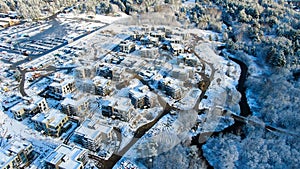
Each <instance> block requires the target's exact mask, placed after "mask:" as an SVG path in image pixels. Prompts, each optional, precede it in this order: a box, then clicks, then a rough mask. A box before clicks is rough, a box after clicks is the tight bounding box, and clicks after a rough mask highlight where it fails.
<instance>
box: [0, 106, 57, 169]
mask: <svg viewBox="0 0 300 169" xmlns="http://www.w3.org/2000/svg"><path fill="white" fill-rule="evenodd" d="M0 117H1V118H0V126H1V130H2V131H0V132H1V136H3V137H4V138H5V137H7V136H11V140H14V139H16V140H18V139H25V140H28V141H29V142H31V143H32V145H33V147H34V151H36V152H37V153H39V154H40V156H39V157H38V158H37V159H36V160H34V162H33V163H32V164H31V166H36V167H37V168H40V167H41V163H42V160H43V158H44V157H46V156H47V155H48V153H49V152H50V151H51V150H54V149H55V148H56V147H57V146H58V145H59V144H61V143H62V141H61V140H59V139H54V138H52V137H46V136H43V135H41V133H39V132H38V131H36V130H34V129H33V126H31V127H28V126H27V125H25V124H24V123H26V121H24V122H19V121H17V120H15V119H13V117H12V114H9V115H8V114H5V113H4V112H3V111H1V110H0ZM3 134H4V135H3Z"/></svg>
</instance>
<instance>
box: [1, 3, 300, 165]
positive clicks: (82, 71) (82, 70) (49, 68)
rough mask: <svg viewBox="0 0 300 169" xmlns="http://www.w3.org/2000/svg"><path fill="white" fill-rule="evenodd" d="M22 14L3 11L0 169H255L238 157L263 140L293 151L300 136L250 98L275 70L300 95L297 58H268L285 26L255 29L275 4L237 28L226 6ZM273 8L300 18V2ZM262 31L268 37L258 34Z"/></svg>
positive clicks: (73, 6)
mask: <svg viewBox="0 0 300 169" xmlns="http://www.w3.org/2000/svg"><path fill="white" fill-rule="evenodd" d="M14 3H15V2H8V1H5V2H0V39H1V41H0V82H1V83H0V168H1V169H8V168H28V169H37V168H42V169H94V168H95V169H96V168H115V169H123V168H132V169H134V168H135V169H137V168H142V169H146V168H211V167H213V168H240V167H241V168H243V167H245V168H249V166H248V163H246V164H243V160H244V159H243V158H246V157H247V158H250V155H249V156H247V155H245V153H244V152H241V151H246V152H247V151H248V150H249V149H251V146H250V145H247V144H246V142H247V141H248V142H249V140H248V139H250V142H251V139H252V140H253V138H252V137H254V135H255V134H257V135H259V134H261V133H267V134H261V135H262V138H261V139H264V140H268V141H269V142H270V140H271V139H273V138H277V137H278V138H280V139H283V138H281V134H283V135H288V136H289V137H292V138H289V137H288V138H286V139H288V141H287V142H285V141H283V142H282V144H283V143H286V144H288V143H289V145H284V146H292V147H294V148H295V147H296V146H295V145H294V142H295V144H296V142H297V141H295V140H293V139H294V137H295V136H298V135H299V134H298V133H297V131H296V130H289V129H288V127H286V124H285V123H284V122H282V121H280V125H278V124H279V122H278V123H277V122H276V121H272V120H270V118H271V117H269V114H267V115H266V114H263V113H260V112H262V111H265V109H264V108H263V106H262V105H266V107H268V106H270V105H269V102H265V101H261V100H260V99H263V98H264V97H263V96H265V95H266V94H265V93H263V92H264V91H259V90H258V89H257V88H255V87H254V86H256V85H258V84H260V85H262V86H263V87H264V90H267V89H269V88H272V85H271V83H274V81H272V80H270V78H274V79H276V78H277V79H279V80H280V79H281V78H280V77H277V76H279V74H280V73H283V72H284V71H282V72H280V71H279V68H277V69H276V68H274V70H273V68H268V66H269V65H264V64H265V63H266V64H267V63H268V64H270V65H273V66H282V67H285V68H289V69H290V70H291V71H292V70H293V71H294V72H293V73H292V75H291V74H289V75H288V77H292V76H293V79H292V80H294V81H295V82H293V83H295V85H294V87H290V88H291V89H293V90H295V91H296V90H297V87H296V81H297V78H298V77H297V75H298V74H297V70H298V69H297V68H298V67H297V65H294V64H297V63H298V62H297V59H296V60H293V59H288V58H287V59H286V60H284V58H285V57H283V54H285V55H288V56H290V57H292V56H293V55H292V54H298V53H296V52H291V53H288V52H289V51H287V50H285V48H284V47H282V46H284V45H289V43H288V42H286V43H281V42H278V45H279V46H280V45H281V47H282V49H279V48H277V47H278V46H276V47H270V48H267V47H268V45H270V44H272V43H273V41H272V40H270V39H272V38H273V35H272V33H274V32H276V33H278V32H280V31H283V30H281V27H280V26H278V27H276V30H273V29H275V28H274V27H275V26H274V25H275V24H277V23H278V22H279V21H278V20H276V19H274V18H268V19H269V20H268V21H265V20H263V21H262V20H259V18H258V19H257V20H255V19H254V21H250V20H249V21H248V20H247V19H249V18H250V19H251V18H255V15H254V14H253V13H255V12H261V11H263V8H266V6H267V4H264V5H260V6H259V7H258V8H257V10H259V11H256V10H255V11H254V9H253V11H251V10H250V9H249V11H248V9H246V8H245V9H244V7H243V9H241V11H240V12H239V13H238V16H237V17H236V18H235V17H233V15H232V14H231V13H230V12H228V10H229V9H227V8H231V6H234V5H236V4H235V2H227V1H226V2H219V1H213V2H206V1H185V0H184V1H180V2H179V1H178V2H177V1H168V2H167V1H165V2H160V1H159V2H158V1H157V2H156V1H155V2H154V1H153V2H152V1H151V2H150V1H149V2H148V1H147V2H137V1H134V2H132V4H130V3H129V2H127V1H126V3H125V2H123V1H122V2H121V1H113V2H110V1H101V2H100V1H99V2H98V1H97V2H96V1H95V3H94V0H93V1H92V0H91V1H87V0H78V1H77V0H76V1H75V0H74V1H73V0H70V1H65V2H62V1H60V0H56V1H55V0H54V1H52V0H51V1H50V0H49V1H45V0H44V1H41V2H31V1H30V2H28V3H29V4H31V3H32V6H34V5H41V6H42V7H40V9H39V10H38V11H36V13H35V12H34V11H32V9H29V8H28V9H27V12H26V10H25V6H26V3H25V4H24V3H23V2H21V1H20V2H18V3H16V4H14ZM128 3H129V4H128ZM148 3H149V4H148ZM226 3H229V4H230V5H227V4H226ZM251 3H252V2H251ZM259 3H264V2H259ZM272 3H276V4H279V6H280V5H281V6H280V7H278V8H279V9H286V10H287V9H289V10H293V11H294V12H295V13H296V14H298V15H299V13H297V12H298V9H299V3H298V1H286V2H282V3H281V1H280V2H279V1H278V2H277V1H276V2H272ZM12 4H14V5H15V6H12ZM242 4H243V5H246V4H244V2H243V3H242ZM274 6H276V5H273V7H274ZM8 8H9V9H10V10H8ZM239 8H242V5H241V4H240V6H239ZM270 8H271V7H270ZM12 9H15V10H12ZM251 9H252V8H251ZM211 11H214V12H215V13H214V12H211ZM220 11H221V12H220ZM222 12H223V14H222ZM225 12H228V16H230V17H231V18H230V19H228V18H224V17H227V13H225ZM231 12H234V11H233V10H232V11H231ZM269 13H271V12H269ZM269 13H267V12H266V13H264V15H268V14H269ZM293 14H294V13H293ZM296 14H295V15H296ZM223 15H224V16H223ZM244 15H246V16H244ZM257 15H258V14H257ZM282 15H283V14H282ZM247 17H248V18H247ZM281 17H283V16H281ZM209 18H210V19H209ZM235 19H236V20H238V21H239V22H241V23H243V24H244V25H239V26H236V25H235V24H237V23H235V22H237V21H234V20H235ZM272 19H273V20H272ZM271 20H272V21H271ZM219 22H221V23H222V24H219ZM262 22H268V23H271V22H272V23H273V26H270V27H268V28H266V29H265V31H267V32H266V34H268V33H269V35H263V32H259V31H257V32H256V33H255V31H256V30H254V29H260V28H259V26H257V25H259V24H261V25H263V24H262ZM245 24H249V25H250V24H252V27H251V26H245ZM283 26H286V25H283ZM286 28H289V29H290V32H293V28H290V27H288V26H286ZM245 29H247V31H248V32H247V33H244V34H243V30H245ZM294 33H295V34H293V35H295V36H296V37H298V35H299V34H297V32H294ZM298 33H299V31H298ZM280 34H281V35H282V36H286V38H294V36H288V37H287V35H286V34H284V32H280ZM264 36H266V37H267V38H269V39H268V40H265V39H263V38H265V37H264ZM259 38H261V39H259ZM280 40H282V39H280V38H279V41H280ZM241 41H243V42H241ZM244 41H245V42H244ZM246 42H248V44H247V43H246ZM297 42H298V41H297ZM259 43H264V44H263V45H261V46H259V45H260V44H259ZM274 43H275V42H274ZM291 43H292V42H291ZM247 45H248V46H247ZM251 45H252V46H251ZM255 45H256V46H255ZM297 45H299V44H297V43H293V45H291V46H293V49H294V48H296V46H297ZM265 49H268V50H269V49H270V50H269V51H268V52H266V51H264V50H265ZM279 50H280V52H279V54H278V55H280V56H277V52H278V51H279ZM281 50H282V51H281ZM295 50H296V49H295ZM243 52H244V53H243ZM256 54H258V56H255V55H256ZM281 54H282V55H281ZM252 55H253V56H252ZM263 55H267V56H266V57H267V58H268V59H270V60H268V61H264V62H262V61H261V60H260V59H261V58H260V57H262V56H263ZM283 64H284V65H285V66H283ZM289 64H290V65H289ZM282 69H283V68H282ZM272 71H274V72H277V73H278V74H276V75H273V74H272V73H270V72H272ZM285 73H286V72H285ZM274 74H275V73H274ZM286 74H288V73H286ZM268 75H270V77H268ZM260 76H264V78H263V80H261V81H262V82H261V81H259V82H258V80H256V78H258V77H260ZM273 76H276V77H273ZM281 80H282V79H281ZM292 80H291V79H289V80H288V81H289V85H290V83H292V82H291V81H292ZM276 85H278V84H276ZM265 86H268V87H265ZM272 89H273V88H272ZM273 90H276V89H273ZM255 92H256V93H258V94H257V95H256V94H255ZM276 96H278V97H281V95H276ZM266 99H272V97H270V96H266ZM285 99H287V98H285ZM288 99H290V100H297V99H295V98H292V97H289V98H288ZM283 102H284V103H285V102H288V101H283ZM276 106H278V105H276ZM273 108H274V107H271V108H270V111H273ZM285 108H286V109H288V108H289V107H285ZM278 109H279V108H278ZM280 110H284V109H280ZM275 115H277V114H276V113H274V114H273V116H275ZM273 116H272V117H273ZM290 116H293V115H292V114H290V115H289V116H288V118H290ZM276 117H277V116H276ZM297 117H298V116H297ZM274 119H278V117H277V118H275V117H274ZM274 119H273V120H274ZM268 120H270V121H268ZM278 120H279V119H278ZM255 131H258V132H257V133H256V132H255ZM254 133H255V134H254ZM274 133H277V134H278V135H277V136H276V137H275V136H274V137H273V134H274ZM279 133H280V135H279ZM248 137H249V138H248ZM282 137H283V136H282ZM255 139H258V137H257V138H256V137H255ZM255 139H254V140H255ZM284 139H285V137H284ZM220 140H221V141H220ZM257 142H259V143H262V144H263V141H257ZM269 142H267V143H264V144H271V143H269ZM290 142H291V143H290ZM228 146H233V148H230V147H228ZM253 147H255V146H254V144H253ZM246 148H247V149H246ZM248 148H249V149H248ZM255 148H257V147H255ZM228 149H229V150H228ZM244 149H245V150H244ZM253 149H254V148H253ZM253 151H254V150H253ZM255 151H256V150H255ZM264 151H268V152H269V151H270V152H269V153H270V154H272V153H271V152H272V151H273V150H264ZM296 151H297V150H295V151H293V152H292V154H293V153H295V154H297V153H296ZM228 152H230V153H228ZM297 152H298V151H297ZM243 153H244V154H243ZM272 158H273V157H270V159H272ZM280 158H281V155H280ZM282 158H283V157H282ZM177 159H179V160H177ZM225 159H226V160H225ZM267 163H268V164H270V163H269V161H268V160H267ZM282 163H283V164H285V161H284V162H282ZM296 163H297V162H296ZM296 163H291V165H290V166H288V167H287V168H295V166H296ZM255 164H256V163H255ZM257 164H260V162H258V163H257ZM283 164H281V163H280V164H278V166H279V167H278V168H282V166H284V165H283ZM253 165H254V162H253ZM225 166H226V167H225ZM250 168H251V167H250ZM254 168H259V167H258V166H256V167H254ZM261 168H265V167H261ZM266 168H268V167H266ZM270 168H272V167H270ZM296 168H297V167H296Z"/></svg>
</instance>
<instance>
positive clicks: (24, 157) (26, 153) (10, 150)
mask: <svg viewBox="0 0 300 169" xmlns="http://www.w3.org/2000/svg"><path fill="white" fill-rule="evenodd" d="M33 156H34V154H33V148H32V144H31V143H30V142H27V141H23V140H22V141H16V140H14V141H12V142H10V143H9V144H8V145H7V146H5V147H0V168H1V169H8V168H17V169H18V168H25V167H26V166H28V165H29V163H30V160H31V159H32V158H33Z"/></svg>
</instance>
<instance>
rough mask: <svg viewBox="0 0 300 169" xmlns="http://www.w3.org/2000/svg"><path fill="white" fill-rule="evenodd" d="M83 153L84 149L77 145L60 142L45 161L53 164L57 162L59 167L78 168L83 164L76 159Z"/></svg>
mask: <svg viewBox="0 0 300 169" xmlns="http://www.w3.org/2000/svg"><path fill="white" fill-rule="evenodd" d="M85 153H86V150H85V149H83V148H80V147H77V146H75V147H71V146H67V145H64V144H62V145H60V146H58V147H57V148H56V149H55V150H54V151H53V152H52V153H51V154H49V155H48V156H47V157H46V159H45V161H46V162H47V163H50V164H53V165H57V164H58V163H59V165H58V167H59V168H68V169H78V168H79V167H80V166H82V165H83V164H82V162H81V161H78V160H77V159H78V158H80V156H82V155H83V154H85Z"/></svg>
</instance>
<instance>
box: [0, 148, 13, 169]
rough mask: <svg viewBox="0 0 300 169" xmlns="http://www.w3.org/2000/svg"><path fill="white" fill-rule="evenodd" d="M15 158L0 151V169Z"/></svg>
mask: <svg viewBox="0 0 300 169" xmlns="http://www.w3.org/2000/svg"><path fill="white" fill-rule="evenodd" d="M14 158H15V156H12V155H10V154H7V152H5V151H3V150H2V149H0V167H1V168H2V167H4V166H6V165H7V164H8V163H9V162H10V161H12V160H13V159H14Z"/></svg>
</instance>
